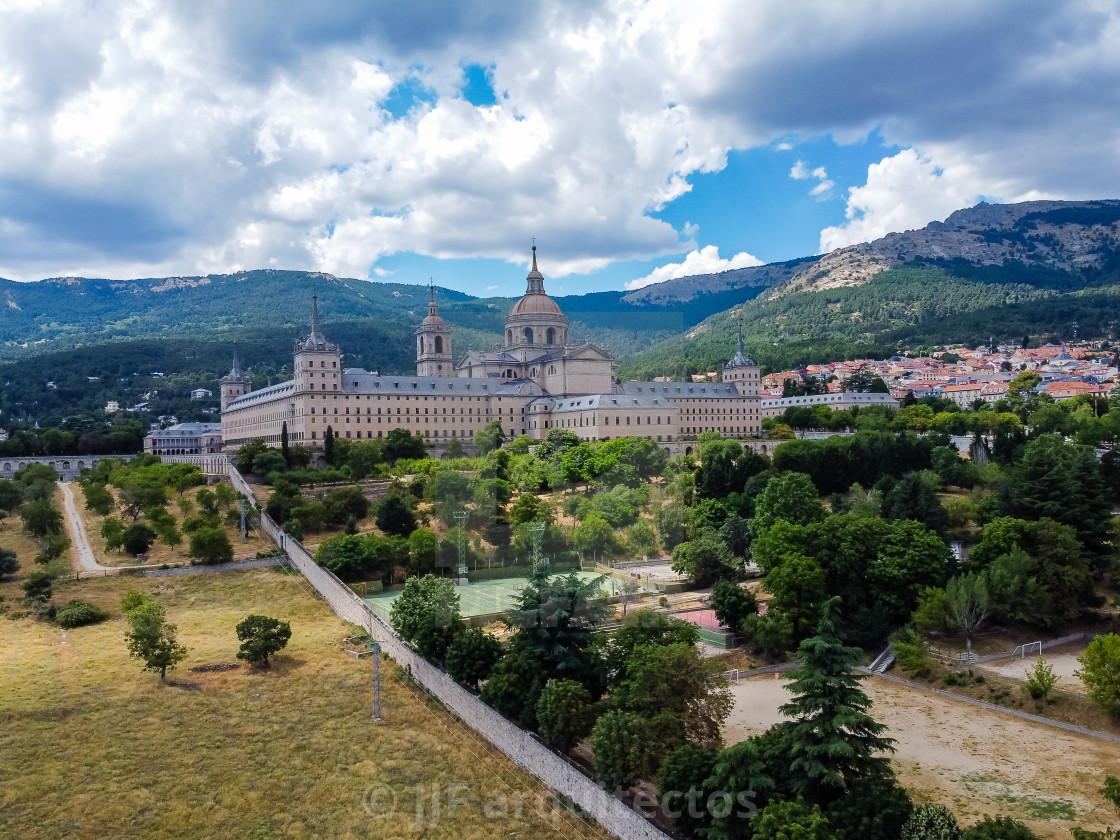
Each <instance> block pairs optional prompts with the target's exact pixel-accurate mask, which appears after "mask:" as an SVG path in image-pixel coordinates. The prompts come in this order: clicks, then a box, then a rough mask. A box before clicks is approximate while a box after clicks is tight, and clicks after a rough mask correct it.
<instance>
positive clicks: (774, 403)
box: [761, 391, 898, 418]
mask: <svg viewBox="0 0 1120 840" xmlns="http://www.w3.org/2000/svg"><path fill="white" fill-rule="evenodd" d="M818 405H826V406H828V407H829V408H830V409H832V410H833V411H847V410H848V409H851V408H855V407H857V406H858V407H860V408H869V407H871V406H874V405H884V406H886V407H887V408H890V409H896V408H898V400H896V399H895V398H894V397H892V396H891V395H890V394H871V393H860V392H857V391H838V392H836V393H830V394H811V395H809V396H803V397H774V398H772V399H763V400H762V406H761V408H762V416H763V417H764V418H770V417H780V416H781V415H783V414H785V412H786V409H787V408H794V407H797V406H805V407H808V408H812V407H813V406H818Z"/></svg>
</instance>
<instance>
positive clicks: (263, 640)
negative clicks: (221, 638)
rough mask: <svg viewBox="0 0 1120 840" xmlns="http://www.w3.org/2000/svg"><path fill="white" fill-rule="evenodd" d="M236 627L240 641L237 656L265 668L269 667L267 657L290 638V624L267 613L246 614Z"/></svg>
mask: <svg viewBox="0 0 1120 840" xmlns="http://www.w3.org/2000/svg"><path fill="white" fill-rule="evenodd" d="M236 629H237V639H238V641H240V642H241V647H240V648H239V649H238V651H237V658H238V659H244V660H245V661H247V662H248V663H249V664H250V665H256V664H260V665H261V666H263V667H265V668H267V667H269V665H268V657H270V656H272V655H273V654H276V653H279V652H280V651H282V650H283V649H284V648H285V647H287V645H288V640H289V639H291V638H292V626H291V625H290V624H289V623H288V622H287V621H281V620H280V619H278V618H270V617H269V616H267V615H250V616H247V617H246V618H244V619H243V620H241V621H240V622H238V624H237V628H236Z"/></svg>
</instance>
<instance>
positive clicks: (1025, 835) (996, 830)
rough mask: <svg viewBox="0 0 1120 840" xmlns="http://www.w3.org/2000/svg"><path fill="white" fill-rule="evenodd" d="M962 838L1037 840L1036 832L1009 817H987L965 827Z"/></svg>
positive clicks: (964, 839) (963, 839)
mask: <svg viewBox="0 0 1120 840" xmlns="http://www.w3.org/2000/svg"><path fill="white" fill-rule="evenodd" d="M961 837H962V840H1039V837H1038V835H1037V834H1035V833H1034V832H1033V831H1031V830H1030V829H1029V828H1027V826H1025V825H1023V824H1022V823H1021V822H1019V821H1018V820H1013V819H1011V817H989V816H988V815H987V814H985V815H984V819H982V820H980V822H978V823H976V825H974V826H972V827H971V828H966V829H965V830H964V833H963V834H962V835H961Z"/></svg>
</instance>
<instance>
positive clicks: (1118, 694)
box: [1077, 633, 1120, 718]
mask: <svg viewBox="0 0 1120 840" xmlns="http://www.w3.org/2000/svg"><path fill="white" fill-rule="evenodd" d="M1077 661H1078V662H1079V663H1081V670H1080V671H1078V672H1077V675H1078V676H1079V677H1081V681H1082V682H1083V683H1085V688H1086V690H1087V691H1088V694H1089V699H1090V700H1092V701H1093V703H1095V704H1096V706H1097V708H1098V709H1100V710H1101V711H1102V712H1104V713H1105V714H1106V715H1108V716H1109V717H1112V718H1120V636H1117V635H1116V634H1115V633H1109V634H1108V635H1107V636H1097V637H1096V638H1095V639H1093V641H1091V642H1089V646H1088V647H1086V648H1085V651H1084V652H1083V653H1082V654H1081V656H1079V657H1077Z"/></svg>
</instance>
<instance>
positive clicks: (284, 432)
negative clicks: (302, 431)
mask: <svg viewBox="0 0 1120 840" xmlns="http://www.w3.org/2000/svg"><path fill="white" fill-rule="evenodd" d="M280 454H281V455H283V456H284V460H285V461H287V460H288V456H289V455H290V454H291V448H290V447H289V445H288V421H287V420H285V421H284V422H283V423H282V424H281V425H280Z"/></svg>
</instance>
